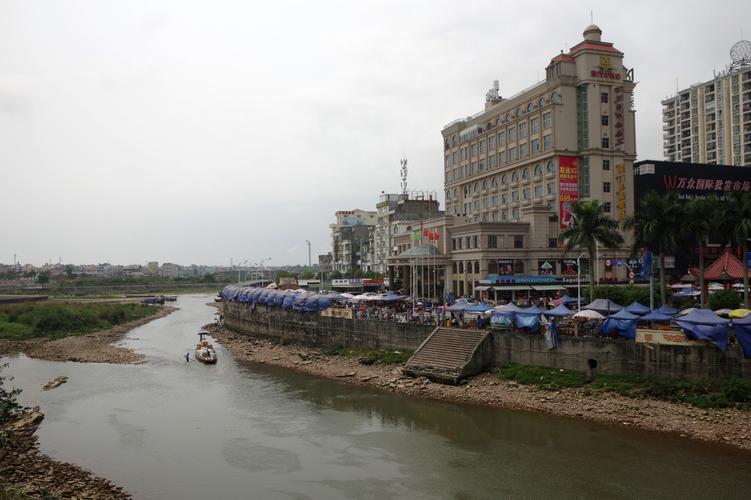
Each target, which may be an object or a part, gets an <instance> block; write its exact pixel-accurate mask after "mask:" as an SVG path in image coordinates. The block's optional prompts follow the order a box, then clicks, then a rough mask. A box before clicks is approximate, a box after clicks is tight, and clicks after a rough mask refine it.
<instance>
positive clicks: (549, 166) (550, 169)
mask: <svg viewBox="0 0 751 500" xmlns="http://www.w3.org/2000/svg"><path fill="white" fill-rule="evenodd" d="M553 170H554V167H553V160H548V162H547V163H546V164H545V173H546V174H548V175H552V174H553Z"/></svg>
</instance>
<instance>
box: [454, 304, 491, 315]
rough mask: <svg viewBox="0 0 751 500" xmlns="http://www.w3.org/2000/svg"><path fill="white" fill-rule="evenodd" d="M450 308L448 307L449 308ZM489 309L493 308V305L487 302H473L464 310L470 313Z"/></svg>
mask: <svg viewBox="0 0 751 500" xmlns="http://www.w3.org/2000/svg"><path fill="white" fill-rule="evenodd" d="M449 309H450V308H449ZM490 309H493V306H491V305H489V304H485V303H484V302H483V303H480V304H474V305H472V306H469V307H467V308H466V309H465V311H466V312H470V313H483V312H485V311H489V310H490Z"/></svg>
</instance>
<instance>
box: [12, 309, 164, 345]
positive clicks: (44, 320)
mask: <svg viewBox="0 0 751 500" xmlns="http://www.w3.org/2000/svg"><path fill="white" fill-rule="evenodd" d="M153 313H154V307H153V306H147V305H144V304H38V303H35V304H17V305H7V306H3V307H0V338H1V339H9V340H26V339H30V338H35V337H49V338H60V337H64V336H66V335H80V334H83V333H89V332H92V331H95V330H101V329H106V328H110V327H112V326H115V325H119V324H121V323H125V322H127V321H132V320H135V319H140V318H143V317H146V316H149V315H151V314H153Z"/></svg>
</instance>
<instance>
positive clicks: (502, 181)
mask: <svg viewBox="0 0 751 500" xmlns="http://www.w3.org/2000/svg"><path fill="white" fill-rule="evenodd" d="M506 184H508V177H507V176H506V174H503V175H502V176H501V185H503V186H505V185H506Z"/></svg>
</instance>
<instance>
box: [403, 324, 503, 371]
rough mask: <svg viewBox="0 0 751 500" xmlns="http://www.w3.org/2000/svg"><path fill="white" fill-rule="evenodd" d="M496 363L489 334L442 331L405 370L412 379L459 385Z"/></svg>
mask: <svg viewBox="0 0 751 500" xmlns="http://www.w3.org/2000/svg"><path fill="white" fill-rule="evenodd" d="M492 361H493V346H492V337H491V336H490V334H489V333H488V332H487V331H485V330H471V329H462V328H445V327H438V328H436V329H435V330H433V333H431V334H430V336H429V337H428V338H427V339H425V341H424V342H423V343H422V344H421V345H420V347H418V348H417V350H416V351H415V353H414V354H413V355H412V357H411V358H409V361H407V364H406V365H405V367H404V369H403V370H402V371H403V373H404V374H405V375H409V376H412V377H427V378H429V379H430V380H433V381H435V382H441V383H444V384H458V383H459V381H460V380H461V379H463V378H466V377H469V376H471V375H475V374H477V373H480V372H482V371H484V370H486V369H487V368H488V367H489V366H490V364H491V363H492Z"/></svg>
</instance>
